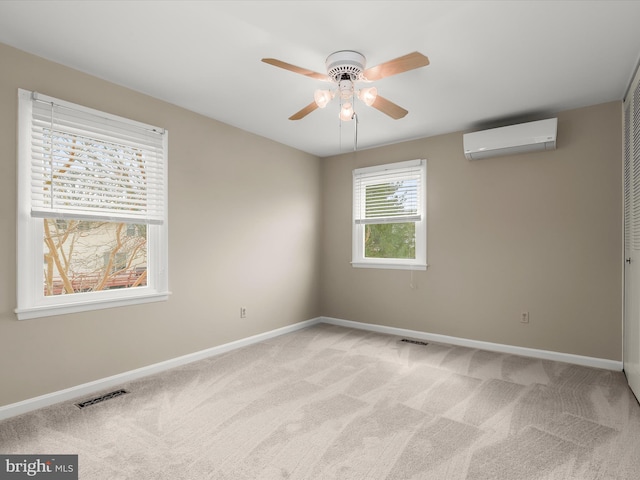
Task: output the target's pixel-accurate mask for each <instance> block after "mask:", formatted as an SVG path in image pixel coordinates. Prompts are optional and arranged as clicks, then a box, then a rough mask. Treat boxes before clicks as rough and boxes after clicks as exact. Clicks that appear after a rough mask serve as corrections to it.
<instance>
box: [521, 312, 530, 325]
mask: <svg viewBox="0 0 640 480" xmlns="http://www.w3.org/2000/svg"><path fill="white" fill-rule="evenodd" d="M520 323H529V312H522V313H521V314H520Z"/></svg>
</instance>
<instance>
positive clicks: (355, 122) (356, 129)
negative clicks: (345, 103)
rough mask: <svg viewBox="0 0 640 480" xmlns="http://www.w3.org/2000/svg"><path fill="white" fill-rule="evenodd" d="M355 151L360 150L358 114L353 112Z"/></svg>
mask: <svg viewBox="0 0 640 480" xmlns="http://www.w3.org/2000/svg"><path fill="white" fill-rule="evenodd" d="M351 118H353V151H354V152H357V151H358V114H357V113H356V112H353V117H351Z"/></svg>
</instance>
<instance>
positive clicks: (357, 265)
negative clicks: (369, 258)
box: [351, 262, 428, 270]
mask: <svg viewBox="0 0 640 480" xmlns="http://www.w3.org/2000/svg"><path fill="white" fill-rule="evenodd" d="M351 265H352V266H353V268H382V269H387V270H426V269H427V267H428V265H426V264H424V263H423V264H407V263H375V262H351Z"/></svg>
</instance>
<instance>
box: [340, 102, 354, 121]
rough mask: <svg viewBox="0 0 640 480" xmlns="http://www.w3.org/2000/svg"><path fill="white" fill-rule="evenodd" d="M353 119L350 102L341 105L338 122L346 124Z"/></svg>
mask: <svg viewBox="0 0 640 480" xmlns="http://www.w3.org/2000/svg"><path fill="white" fill-rule="evenodd" d="M352 118H353V105H351V103H350V102H347V103H344V104H342V108H341V109H340V120H342V121H343V122H348V121H349V120H351V119H352Z"/></svg>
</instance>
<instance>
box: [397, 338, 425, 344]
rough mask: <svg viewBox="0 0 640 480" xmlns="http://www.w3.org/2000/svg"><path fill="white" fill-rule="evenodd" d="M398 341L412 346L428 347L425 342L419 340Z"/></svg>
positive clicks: (405, 339) (404, 339) (406, 339)
mask: <svg viewBox="0 0 640 480" xmlns="http://www.w3.org/2000/svg"><path fill="white" fill-rule="evenodd" d="M400 341H401V342H406V343H413V344H414V345H429V344H428V343H427V342H422V341H420V340H411V339H410V338H403V339H402V340H400Z"/></svg>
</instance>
